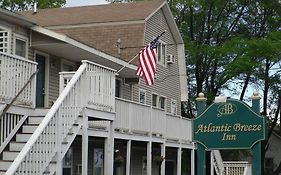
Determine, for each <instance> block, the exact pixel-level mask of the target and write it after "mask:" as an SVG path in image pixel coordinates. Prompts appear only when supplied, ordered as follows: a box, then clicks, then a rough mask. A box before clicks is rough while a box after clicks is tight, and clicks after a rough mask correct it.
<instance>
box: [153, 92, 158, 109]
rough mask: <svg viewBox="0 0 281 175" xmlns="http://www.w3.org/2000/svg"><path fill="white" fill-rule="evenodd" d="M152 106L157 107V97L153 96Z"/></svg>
mask: <svg viewBox="0 0 281 175" xmlns="http://www.w3.org/2000/svg"><path fill="white" fill-rule="evenodd" d="M152 106H155V107H157V95H156V94H152Z"/></svg>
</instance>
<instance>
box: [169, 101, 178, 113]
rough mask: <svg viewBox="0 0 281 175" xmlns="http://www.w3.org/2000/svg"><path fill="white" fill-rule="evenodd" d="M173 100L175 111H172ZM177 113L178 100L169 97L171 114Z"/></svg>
mask: <svg viewBox="0 0 281 175" xmlns="http://www.w3.org/2000/svg"><path fill="white" fill-rule="evenodd" d="M173 102H175V113H173ZM177 113H178V102H177V100H175V99H171V114H173V115H177Z"/></svg>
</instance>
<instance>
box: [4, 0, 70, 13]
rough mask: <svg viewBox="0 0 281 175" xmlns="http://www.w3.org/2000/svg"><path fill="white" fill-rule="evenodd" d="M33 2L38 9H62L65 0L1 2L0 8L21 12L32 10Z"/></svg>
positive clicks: (14, 0)
mask: <svg viewBox="0 0 281 175" xmlns="http://www.w3.org/2000/svg"><path fill="white" fill-rule="evenodd" d="M35 2H37V3H38V4H37V6H38V8H39V9H44V8H58V7H62V6H63V5H65V3H66V0H2V1H1V2H0V7H1V8H3V9H6V10H10V11H23V10H30V9H32V7H33V5H34V3H35Z"/></svg>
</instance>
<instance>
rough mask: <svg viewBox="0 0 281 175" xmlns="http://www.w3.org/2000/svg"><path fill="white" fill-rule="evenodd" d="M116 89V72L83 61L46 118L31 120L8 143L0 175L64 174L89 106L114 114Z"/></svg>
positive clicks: (0, 162)
mask: <svg viewBox="0 0 281 175" xmlns="http://www.w3.org/2000/svg"><path fill="white" fill-rule="evenodd" d="M89 82H91V83H89ZM114 87H115V71H114V70H112V69H109V68H106V67H103V66H100V65H96V64H95V63H92V62H89V61H82V65H81V66H80V67H79V69H78V70H77V71H76V72H75V74H74V75H73V77H72V78H71V80H70V81H69V82H68V84H67V85H66V87H65V88H64V90H63V91H62V92H61V93H60V95H59V97H58V99H57V100H56V102H55V103H54V105H53V106H52V107H51V109H50V110H49V111H48V113H47V114H46V116H45V117H28V119H27V120H26V123H25V124H23V126H22V128H21V133H19V132H17V133H13V134H15V135H14V139H13V140H15V141H10V142H8V141H7V142H6V143H9V145H8V146H7V150H4V152H3V156H2V159H1V160H0V175H4V174H5V175H41V174H49V175H53V174H54V173H55V172H56V171H61V168H62V167H61V166H60V165H61V161H62V160H63V157H64V155H65V154H66V152H67V151H68V149H69V147H70V145H71V143H72V142H73V140H74V139H75V137H76V135H77V134H78V132H79V130H80V129H81V127H82V123H83V122H82V120H83V118H82V117H81V114H82V112H83V110H85V108H86V107H87V105H89V104H90V105H91V106H93V107H94V108H95V109H100V110H106V111H111V112H113V111H115V99H114ZM26 116H28V115H26ZM57 162H59V163H57ZM56 174H60V172H56Z"/></svg>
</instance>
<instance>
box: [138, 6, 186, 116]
mask: <svg viewBox="0 0 281 175" xmlns="http://www.w3.org/2000/svg"><path fill="white" fill-rule="evenodd" d="M145 27H146V29H145V38H144V41H145V43H144V44H148V43H149V42H150V41H152V39H153V38H154V37H156V36H158V35H159V34H161V33H162V32H163V31H165V30H166V31H167V32H166V33H165V34H164V35H163V36H162V37H161V39H160V40H161V41H163V42H164V43H166V44H167V51H166V53H167V55H168V54H172V55H174V57H175V60H176V62H175V63H174V64H169V65H167V66H162V65H159V64H157V78H156V81H155V85H154V86H153V87H147V86H146V85H145V82H144V80H143V79H142V78H140V83H139V85H134V86H133V100H134V101H138V100H139V99H138V98H139V88H141V89H144V90H146V98H147V99H146V102H147V104H149V105H150V104H151V93H156V94H158V95H160V96H164V97H166V109H167V112H171V99H174V100H177V114H178V115H180V111H181V110H180V107H181V106H180V101H181V99H180V95H181V94H180V81H179V76H178V75H179V68H178V62H177V55H178V54H177V46H176V45H175V41H174V39H173V37H172V34H171V32H170V30H169V27H168V25H167V22H166V19H165V17H164V15H163V12H162V11H161V10H159V11H158V12H156V13H155V14H154V15H153V16H152V17H151V18H149V19H148V20H147V22H146V26H145Z"/></svg>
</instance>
